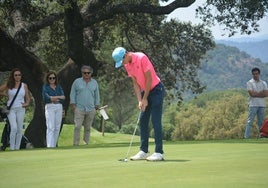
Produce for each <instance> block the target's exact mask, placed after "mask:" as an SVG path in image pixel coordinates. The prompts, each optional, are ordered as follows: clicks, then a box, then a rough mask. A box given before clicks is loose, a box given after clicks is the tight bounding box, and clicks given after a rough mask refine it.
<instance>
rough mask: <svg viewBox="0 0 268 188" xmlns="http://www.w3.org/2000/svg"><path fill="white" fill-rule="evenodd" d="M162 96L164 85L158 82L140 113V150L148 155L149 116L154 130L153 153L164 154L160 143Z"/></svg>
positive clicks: (161, 142)
mask: <svg viewBox="0 0 268 188" xmlns="http://www.w3.org/2000/svg"><path fill="white" fill-rule="evenodd" d="M142 95H143V93H142ZM164 95H165V88H164V85H163V84H162V83H161V82H160V83H159V84H158V85H156V86H155V87H154V88H153V89H152V90H151V91H150V93H149V95H148V106H147V107H146V109H145V111H144V112H142V113H141V117H140V141H141V145H140V150H142V151H144V152H145V153H148V143H149V120H150V116H152V124H153V128H154V137H155V152H156V153H164V152H163V141H162V109H163V100H164Z"/></svg>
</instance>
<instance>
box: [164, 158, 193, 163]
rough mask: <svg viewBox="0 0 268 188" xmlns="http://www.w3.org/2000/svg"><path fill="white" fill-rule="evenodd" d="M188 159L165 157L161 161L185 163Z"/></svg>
mask: <svg viewBox="0 0 268 188" xmlns="http://www.w3.org/2000/svg"><path fill="white" fill-rule="evenodd" d="M189 161H190V160H183V159H165V160H164V161H163V162H173V163H186V162H189Z"/></svg>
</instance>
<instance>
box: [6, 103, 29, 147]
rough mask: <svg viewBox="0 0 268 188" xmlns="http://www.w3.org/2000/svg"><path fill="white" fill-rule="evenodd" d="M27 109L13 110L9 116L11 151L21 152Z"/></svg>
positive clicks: (17, 108)
mask: <svg viewBox="0 0 268 188" xmlns="http://www.w3.org/2000/svg"><path fill="white" fill-rule="evenodd" d="M24 116H25V108H23V107H16V108H11V109H10V111H9V114H8V115H7V117H8V120H9V124H10V138H9V139H10V141H9V142H10V150H19V149H20V143H21V138H22V130H23V122H24Z"/></svg>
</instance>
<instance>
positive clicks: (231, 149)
mask: <svg viewBox="0 0 268 188" xmlns="http://www.w3.org/2000/svg"><path fill="white" fill-rule="evenodd" d="M267 146H268V139H259V140H239V141H211V142H209V141H195V142H176V143H165V144H164V149H165V158H166V160H165V161H163V162H147V161H128V162H120V161H118V159H120V158H125V155H126V152H127V149H128V144H127V143H125V145H118V146H116V144H104V145H102V146H94V145H93V144H92V145H88V146H79V147H76V148H75V147H66V146H65V147H58V148H55V149H33V150H20V151H6V152H1V153H0V174H1V181H0V187H3V188H4V187H8V188H13V187H14V188H17V187H22V188H24V187H25V188H37V187H38V188H43V187H44V188H57V187H59V188H62V187H64V188H75V187H77V188H84V187H86V188H89V187H105V188H106V187H109V188H110V187H116V188H118V187H124V188H125V187H135V188H137V187H146V188H149V187H154V188H155V187H156V188H157V187H161V188H162V187H165V188H169V187H176V188H177V187H183V188H184V187H187V188H188V187H198V188H200V187H205V188H210V187H211V188H212V187H213V188H215V187H217V188H221V187H222V188H226V187H228V188H231V187H234V188H240V187H241V188H247V187H248V188H253V187H258V188H262V187H263V188H264V187H265V188H266V187H267V185H268V180H267V174H268V168H267V167H268V160H267V159H268V149H267V148H268V147H267ZM153 147H154V145H153V143H151V144H150V149H151V150H153ZM137 151H138V143H137V142H136V143H134V145H133V147H132V148H131V151H130V155H132V154H135V153H136V152H137Z"/></svg>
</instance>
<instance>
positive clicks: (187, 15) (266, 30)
mask: <svg viewBox="0 0 268 188" xmlns="http://www.w3.org/2000/svg"><path fill="white" fill-rule="evenodd" d="M203 2H204V0H197V1H196V2H195V3H194V4H192V5H191V6H190V7H187V8H178V9H176V10H175V11H173V12H172V13H171V14H169V15H168V17H167V19H168V20H169V19H171V18H178V20H181V21H191V22H192V23H193V24H198V23H201V20H200V19H198V18H195V9H196V8H197V7H198V5H202V3H203ZM259 25H260V29H259V30H260V32H258V33H253V34H251V35H238V34H237V35H235V36H233V37H232V38H240V37H258V36H262V35H268V16H266V17H265V18H264V19H262V20H261V21H260V22H259ZM222 28H223V26H215V27H212V28H211V31H212V34H213V36H214V38H215V39H226V38H228V36H222V34H224V31H223V29H222Z"/></svg>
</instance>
